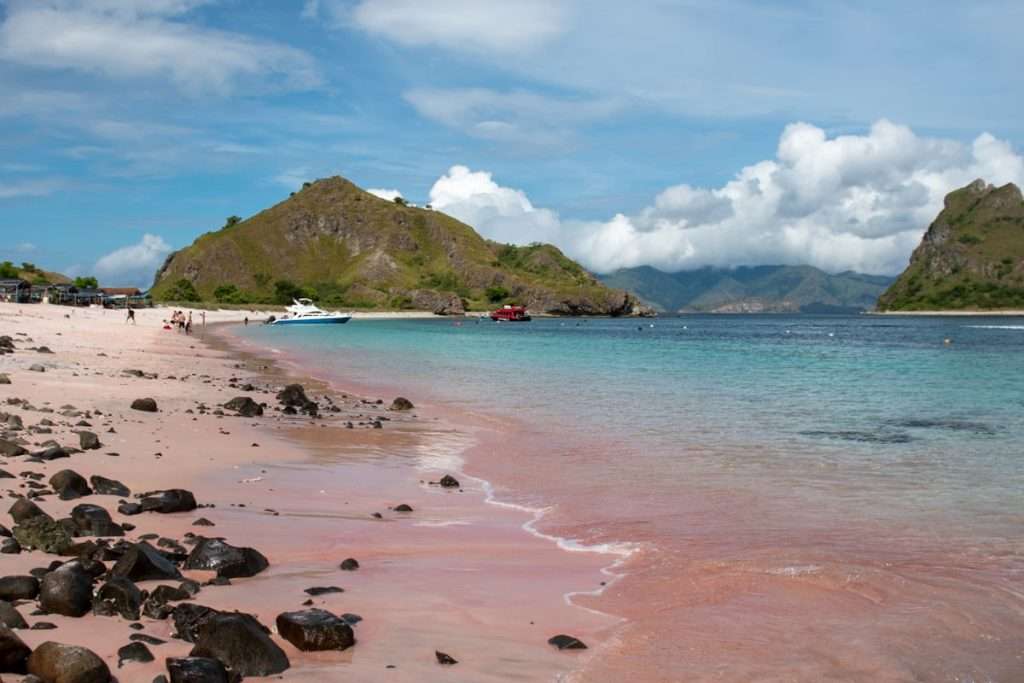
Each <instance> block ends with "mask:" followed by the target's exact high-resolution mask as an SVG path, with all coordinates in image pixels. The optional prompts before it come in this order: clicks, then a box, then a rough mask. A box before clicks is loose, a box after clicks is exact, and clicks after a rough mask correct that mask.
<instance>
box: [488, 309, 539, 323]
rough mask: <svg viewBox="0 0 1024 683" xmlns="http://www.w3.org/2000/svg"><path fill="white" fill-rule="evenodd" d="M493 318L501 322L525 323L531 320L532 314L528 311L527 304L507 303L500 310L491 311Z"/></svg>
mask: <svg viewBox="0 0 1024 683" xmlns="http://www.w3.org/2000/svg"><path fill="white" fill-rule="evenodd" d="M491 320H493V321H495V322H499V323H501V322H505V323H525V322H527V321H529V320H530V314H529V313H527V312H526V306H511V305H509V304H505V305H504V306H502V307H501V308H499V309H498V310H496V311H491Z"/></svg>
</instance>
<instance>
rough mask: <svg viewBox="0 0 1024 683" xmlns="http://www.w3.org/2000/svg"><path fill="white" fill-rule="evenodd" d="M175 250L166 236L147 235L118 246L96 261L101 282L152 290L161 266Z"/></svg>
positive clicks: (96, 270) (115, 285) (108, 284)
mask: <svg viewBox="0 0 1024 683" xmlns="http://www.w3.org/2000/svg"><path fill="white" fill-rule="evenodd" d="M171 251H172V249H171V245H169V244H167V242H165V241H164V240H163V238H162V237H159V236H157V235H150V234H148V233H147V234H145V235H143V237H142V240H141V241H139V242H138V243H137V244H132V245H129V246H127V247H121V248H120V249H115V250H114V251H112V252H110V253H109V254H107V255H106V256H103V257H102V258H100V260H98V261H97V262H96V265H95V266H94V272H95V275H96V277H97V278H98V279H99V281H100V284H102V285H104V286H111V287H121V286H134V287H139V288H140V289H149V287H150V286H151V285H152V284H153V276H154V275H155V274H156V270H157V268H159V267H160V266H161V265H163V262H164V259H166V258H167V255H168V254H170V253H171Z"/></svg>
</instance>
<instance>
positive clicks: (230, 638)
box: [190, 612, 291, 676]
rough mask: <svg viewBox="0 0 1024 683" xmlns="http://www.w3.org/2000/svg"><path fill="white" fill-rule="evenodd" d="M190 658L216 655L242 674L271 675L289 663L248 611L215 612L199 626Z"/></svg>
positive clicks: (285, 667) (279, 671)
mask: <svg viewBox="0 0 1024 683" xmlns="http://www.w3.org/2000/svg"><path fill="white" fill-rule="evenodd" d="M190 655H191V656H193V657H215V658H217V659H219V660H220V661H222V662H224V664H225V665H226V666H227V667H228V668H230V669H231V670H232V671H235V672H237V673H239V674H241V675H242V676H270V675H273V674H279V673H281V672H282V671H284V670H286V669H287V668H288V667H289V666H291V663H290V662H289V661H288V656H287V655H285V653H284V650H282V649H281V648H280V647H278V646H277V644H276V643H275V642H274V641H273V640H271V639H270V636H269V635H267V630H266V628H265V627H264V626H263V625H262V624H260V623H259V622H258V621H257V620H256V619H255V617H253V616H251V615H249V614H242V613H240V612H235V613H231V614H228V613H224V612H222V613H218V614H215V615H213V616H211V617H210V618H209V619H208V620H207V621H206V623H204V624H203V625H202V626H200V627H199V630H198V633H197V636H196V646H195V647H194V648H193V649H192V652H191V653H190Z"/></svg>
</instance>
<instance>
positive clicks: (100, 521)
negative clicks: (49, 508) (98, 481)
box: [71, 503, 124, 536]
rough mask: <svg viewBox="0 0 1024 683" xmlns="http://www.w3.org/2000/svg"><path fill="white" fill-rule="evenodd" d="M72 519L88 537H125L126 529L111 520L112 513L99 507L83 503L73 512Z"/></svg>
mask: <svg viewBox="0 0 1024 683" xmlns="http://www.w3.org/2000/svg"><path fill="white" fill-rule="evenodd" d="M71 519H72V521H74V523H75V526H76V527H77V528H78V531H79V532H80V533H81V534H84V535H86V536H124V529H122V528H121V527H120V526H118V525H117V524H115V523H114V522H113V520H111V519H110V513H109V512H107V511H106V510H104V509H103V508H101V507H100V506H99V505H89V504H86V503H82V504H81V505H76V506H75V507H74V509H73V510H71Z"/></svg>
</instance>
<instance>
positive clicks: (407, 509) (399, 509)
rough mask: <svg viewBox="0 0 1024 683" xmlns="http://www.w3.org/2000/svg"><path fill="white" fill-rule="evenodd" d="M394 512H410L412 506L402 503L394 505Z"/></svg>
mask: <svg viewBox="0 0 1024 683" xmlns="http://www.w3.org/2000/svg"><path fill="white" fill-rule="evenodd" d="M395 512H412V506H411V505H406V504H405V503H402V504H401V505H396V506H395Z"/></svg>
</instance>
